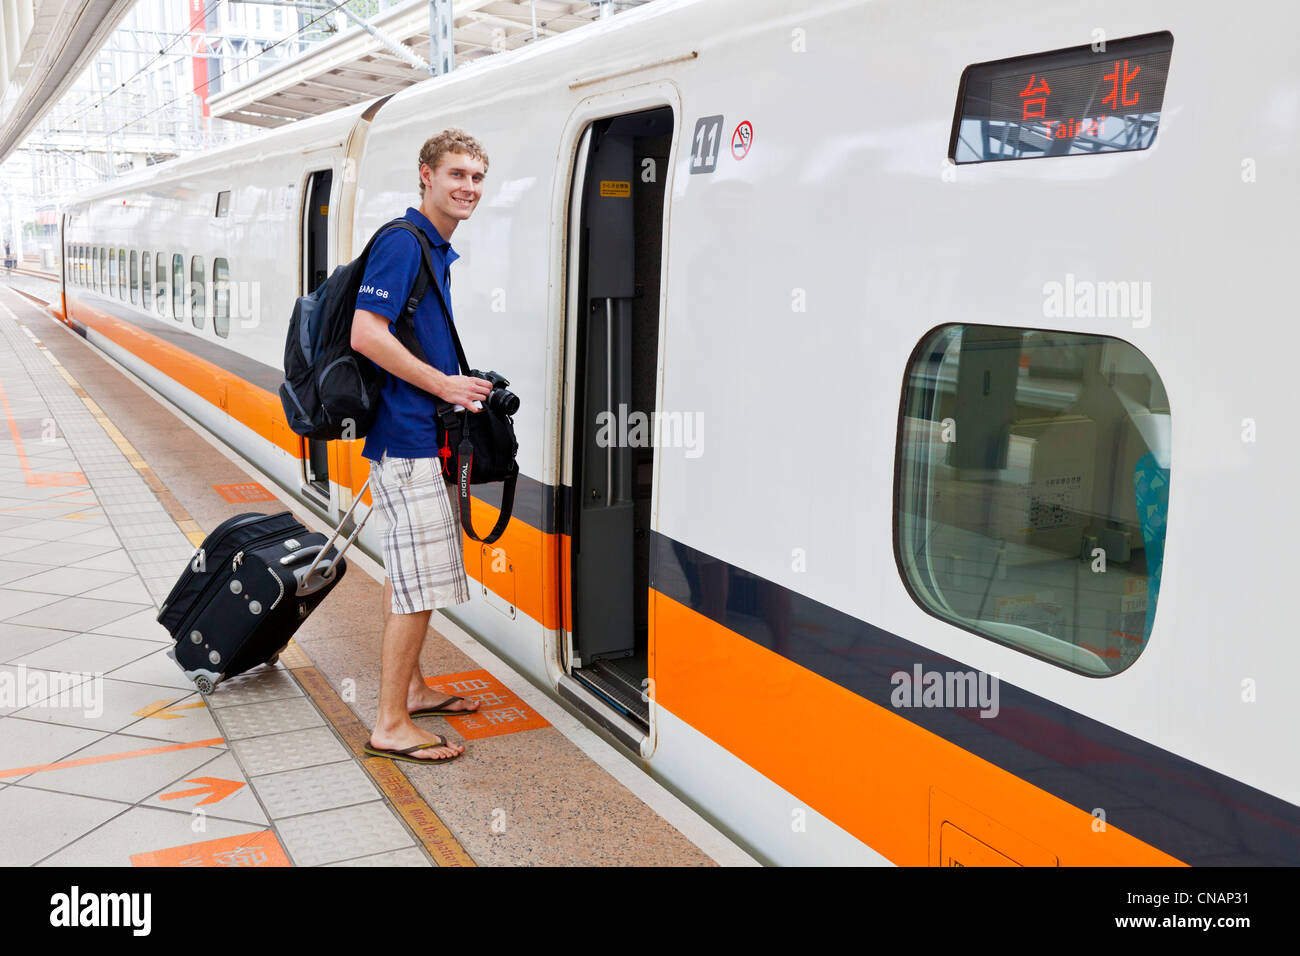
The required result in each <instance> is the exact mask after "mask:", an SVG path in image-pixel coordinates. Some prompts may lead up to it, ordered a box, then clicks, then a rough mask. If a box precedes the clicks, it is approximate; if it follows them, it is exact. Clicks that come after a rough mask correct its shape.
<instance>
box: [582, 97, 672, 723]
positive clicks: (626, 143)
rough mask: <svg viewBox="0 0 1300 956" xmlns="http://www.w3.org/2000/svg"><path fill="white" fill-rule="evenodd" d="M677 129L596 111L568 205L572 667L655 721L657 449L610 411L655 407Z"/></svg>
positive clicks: (631, 412) (625, 415)
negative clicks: (648, 694) (621, 434)
mask: <svg viewBox="0 0 1300 956" xmlns="http://www.w3.org/2000/svg"><path fill="white" fill-rule="evenodd" d="M672 138H673V111H672V109H671V108H670V107H666V106H665V107H660V108H657V109H651V110H646V111H644V112H638V113H629V114H626V115H623V116H614V117H609V118H607V119H602V120H598V121H596V122H594V123H592V125H591V126H590V127H589V128H588V130H587V132H586V133H585V134H584V137H583V139H582V141H581V143H580V145H579V158H578V164H577V166H576V168H575V170H574V185H573V192H572V195H571V197H570V207H569V209H570V211H569V216H570V222H571V223H576V224H577V227H578V231H577V232H576V233H573V235H575V236H576V237H577V239H576V241H575V242H574V244H573V248H574V250H575V254H574V255H573V256H572V258H571V259H570V261H569V264H568V268H569V270H570V275H571V276H572V277H573V278H572V279H571V280H570V282H571V285H570V288H571V289H573V290H574V292H573V299H572V301H571V303H570V305H569V309H568V321H569V322H570V323H573V325H574V333H573V336H572V341H573V343H574V353H573V358H572V360H571V362H568V361H567V360H566V364H567V365H568V368H569V369H571V371H570V372H568V373H567V374H569V375H571V376H572V383H573V386H572V387H573V394H574V406H573V412H572V416H571V422H570V424H568V425H567V426H566V435H565V441H566V442H567V443H568V444H569V446H570V448H571V451H572V463H573V464H572V482H573V485H572V495H571V501H572V503H573V507H572V514H571V516H570V521H571V524H572V532H571V535H572V536H571V542H572V544H571V549H570V563H569V564H568V566H567V567H566V570H565V576H566V578H567V580H568V597H569V601H570V603H571V606H572V609H573V614H572V620H573V632H572V634H571V636H570V637H571V642H572V644H571V646H572V656H571V658H570V664H571V667H572V670H571V673H572V675H573V676H574V677H575V678H576V679H578V680H581V681H582V682H583V683H584V684H586V685H587V686H588V687H590V688H592V689H593V690H595V691H596V692H597V693H599V694H600V695H602V696H603V697H604V699H605V700H606V701H608V702H609V703H610V704H612V705H613V706H614V707H615V708H617V709H618V710H619V711H621V712H622V713H623V714H624V715H625V716H627V717H629V718H631V719H633V720H635V721H638V722H640V723H641V724H642V725H643V726H647V727H648V725H649V705H648V702H647V701H646V700H645V699H644V697H643V691H644V685H643V683H642V682H643V681H644V680H645V679H646V678H647V676H648V673H649V671H648V655H649V649H650V644H649V591H650V541H651V535H650V504H651V480H652V476H653V474H654V461H655V448H654V446H653V442H651V441H649V440H637V439H636V438H634V437H629V438H628V440H626V441H623V442H619V441H617V440H615V441H611V440H610V436H611V434H612V433H611V431H610V422H611V421H612V420H614V419H619V420H625V421H637V420H643V421H647V422H653V421H654V420H655V418H656V403H657V394H656V388H657V375H656V368H657V365H658V354H659V327H660V321H661V316H660V310H659V298H660V297H659V288H660V270H661V263H662V258H663V219H664V198H665V197H664V187H665V183H666V181H667V177H666V176H664V175H663V174H662V171H664V170H667V169H668V168H669V156H670V152H671V149H672ZM647 170H658V171H660V172H659V175H646V171H647ZM615 430H617V429H615ZM642 432H643V433H644V429H642ZM625 434H626V432H625ZM646 437H647V438H648V436H646Z"/></svg>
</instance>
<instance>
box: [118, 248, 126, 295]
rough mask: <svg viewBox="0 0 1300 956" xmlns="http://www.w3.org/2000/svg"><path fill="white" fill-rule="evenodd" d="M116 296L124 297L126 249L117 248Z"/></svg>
mask: <svg viewBox="0 0 1300 956" xmlns="http://www.w3.org/2000/svg"><path fill="white" fill-rule="evenodd" d="M117 297H118V298H119V299H125V298H126V250H125V249H119V250H117Z"/></svg>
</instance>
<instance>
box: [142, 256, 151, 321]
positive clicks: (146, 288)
mask: <svg viewBox="0 0 1300 956" xmlns="http://www.w3.org/2000/svg"><path fill="white" fill-rule="evenodd" d="M151 258H152V257H151V256H150V255H149V253H147V252H142V253H140V306H141V307H142V308H144V309H148V308H149V307H151V306H152V305H153V296H152V295H150V292H152V289H151V288H150V285H151V275H150V272H151V269H152V267H153V263H152V262H151V261H150V259H151Z"/></svg>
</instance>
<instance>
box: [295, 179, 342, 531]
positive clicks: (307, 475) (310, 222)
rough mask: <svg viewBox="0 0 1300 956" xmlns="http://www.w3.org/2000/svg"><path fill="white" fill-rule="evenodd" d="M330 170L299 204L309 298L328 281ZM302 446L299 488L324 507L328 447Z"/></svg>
mask: <svg viewBox="0 0 1300 956" xmlns="http://www.w3.org/2000/svg"><path fill="white" fill-rule="evenodd" d="M333 185H334V171H333V170H332V169H318V170H316V171H314V172H312V173H309V174H308V176H307V183H306V188H305V189H304V190H303V204H302V258H301V261H302V286H301V288H302V291H301V292H299V293H298V294H299V295H310V294H311V293H312V292H314V291H315V290H316V288H317V287H318V286H319V285H321V283H323V282H324V281H325V280H326V279H327V278H329V226H330V191H331V189H332V188H333ZM299 441H301V442H302V451H303V454H302V464H303V471H302V488H303V491H304V492H308V493H310V494H311V495H313V496H315V497H316V498H318V499H320V500H321V501H322V503H324V504H325V505H326V506H327V507H328V505H329V500H330V465H329V443H328V442H324V441H318V440H316V439H313V438H300V439H299Z"/></svg>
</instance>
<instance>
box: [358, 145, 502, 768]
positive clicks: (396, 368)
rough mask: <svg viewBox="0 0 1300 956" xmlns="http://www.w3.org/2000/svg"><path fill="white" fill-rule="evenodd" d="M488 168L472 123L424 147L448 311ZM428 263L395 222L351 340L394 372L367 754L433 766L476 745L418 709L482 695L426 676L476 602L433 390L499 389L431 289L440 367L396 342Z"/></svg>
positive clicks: (380, 461)
mask: <svg viewBox="0 0 1300 956" xmlns="http://www.w3.org/2000/svg"><path fill="white" fill-rule="evenodd" d="M487 168H488V159H487V154H486V153H485V152H484V151H483V147H482V146H481V145H480V144H479V143H478V141H477V140H475V139H474V138H473V137H471V136H469V135H468V134H467V133H465V132H464V131H463V130H459V129H448V130H443V131H442V132H441V133H439V134H438V135H437V136H434V137H432V138H431V139H429V140H428V141H427V142H426V143H425V144H424V146H423V147H421V149H420V156H419V171H420V208H419V209H414V208H408V209H407V210H406V215H405V217H404V218H405V219H407V220H408V221H410V222H412V223H414V224H415V225H416V226H418V227H419V228H420V229H422V230H423V231H424V234H425V235H426V236H428V238H429V241H430V242H431V243H432V246H433V264H434V268H435V272H436V275H435V276H434V277H433V279H432V280H431V281H434V282H438V283H439V284H440V287H441V289H442V292H443V297H444V298H445V299H446V302H447V306H448V308H449V309H450V307H451V287H450V267H451V264H452V263H453V262H455V261H456V259H457V258H458V256H457V255H456V251H455V250H454V249H452V248H451V243H450V240H451V234H452V233H453V232H455V230H456V227H457V226H458V225H460V223H461V222H463V221H464V220H466V219H468V218H469V217H470V215H471V214H472V213H473V212H474V207H475V206H477V205H478V201H479V198H480V197H481V196H482V194H483V178H484V176H486V175H487ZM420 260H421V253H420V245H419V241H418V240H417V239H416V238H415V237H414V236H412V235H410V234H409V233H407V232H405V231H404V230H401V229H391V230H389V231H387V232H385V233H384V234H383V235H381V236H380V237H379V238H378V239H377V240H376V241H375V244H374V245H373V246H372V247H371V249H370V258H369V260H368V261H367V263H366V273H365V278H364V279H363V280H362V282H361V292H360V293H359V294H358V295H357V304H356V314H355V315H354V317H353V320H352V347H353V348H354V349H355V350H356V351H358V352H360V353H361V354H362V355H365V356H366V357H368V358H369V359H371V360H372V361H373V362H374V363H375V364H376V365H378V366H380V367H381V368H383V369H385V370H387V371H388V373H389V375H388V377H387V379H386V380H385V382H384V387H383V392H382V395H381V397H380V404H379V414H378V417H377V419H376V420H375V424H374V426H373V427H372V428H371V430H370V431H369V433H368V434H367V435H366V444H365V448H364V449H363V450H362V454H363V455H365V457H366V458H368V459H370V474H371V475H372V477H373V480H372V481H371V483H370V490H371V494H372V495H373V497H374V501H375V503H376V505H378V507H379V510H380V511H381V512H382V513H383V515H384V517H385V518H386V519H387V524H388V530H387V531H386V533H385V535H384V568H385V570H386V571H387V577H386V578H385V580H384V608H383V612H384V644H383V655H382V662H381V670H380V684H379V716H378V718H377V720H376V722H375V728H374V731H373V733H372V734H371V735H370V742H369V745H368V746H367V747H366V752H367V753H370V754H373V755H375V756H385V757H393V758H394V759H400V760H409V761H412V762H415V763H426V762H431V761H437V760H450V759H452V758H454V757H458V756H460V754H461V753H463V752H464V750H465V748H464V746H463V745H460V744H451V743H448V742H447V740H446V739H445V738H444V737H442V736H441V735H439V734H430V733H428V732H426V731H424V730H421V729H420V728H419V727H418V726H417V725H416V724H415V722H414V721H413V720H412V716H428V715H430V714H435V713H436V714H443V715H447V714H459V713H469V712H472V711H474V710H477V709H478V705H477V704H476V703H474V702H470V701H466V700H464V699H463V698H460V697H447V696H445V695H443V694H438V693H436V692H434V691H432V690H430V689H429V687H428V686H427V685H426V684H425V683H424V678H423V677H422V676H421V675H420V667H419V663H420V649H421V647H423V645H424V636H425V632H426V631H427V630H428V627H429V617H430V615H431V614H432V612H433V609H434V608H435V607H447V606H449V605H452V604H461V603H463V602H465V601H468V600H469V582H468V580H467V578H466V577H465V562H464V556H463V554H462V552H461V531H460V516H459V508H458V506H457V497H456V495H454V494H452V493H450V492H449V490H448V486H447V484H446V483H445V482H444V480H443V478H442V472H441V469H440V466H439V459H438V457H437V456H438V432H437V424H436V419H435V415H436V405H435V403H434V399H433V397H432V396H434V395H436V396H438V398H441V399H443V400H444V401H447V402H451V403H452V404H454V405H463V406H465V407H466V408H468V409H469V410H470V411H471V412H475V413H477V412H478V411H479V410H480V407H477V406H476V405H475V402H478V401H480V400H482V399H485V398H487V396H488V393H489V392H490V391H491V388H492V386H491V383H490V382H487V381H485V380H483V379H481V378H470V377H468V376H465V375H461V374H460V368H459V364H458V362H457V359H456V350H455V346H454V345H453V343H452V339H451V333H450V330H449V329H448V327H447V324H446V319H445V318H444V316H443V314H442V308H441V306H440V305H439V304H438V295H437V293H436V292H435V291H434V290H433V288H432V287H430V289H429V292H428V294H426V295H425V296H424V298H423V299H422V300H421V301H420V304H419V306H418V307H417V309H416V311H415V330H416V335H417V337H418V338H419V340H420V345H421V347H422V348H423V349H424V354H425V356H426V357H427V358H428V359H429V362H430V363H432V364H426V363H424V362H422V361H420V360H419V359H418V358H416V357H415V356H414V355H413V354H412V353H411V352H410V351H408V350H407V349H406V348H405V347H404V346H403V345H402V344H401V343H400V342H399V341H398V340H397V337H396V335H395V333H394V324H393V320H394V319H396V317H397V316H398V314H399V312H400V310H401V309H402V307H403V305H404V303H405V302H406V300H407V297H408V296H409V295H410V292H411V287H412V285H414V283H415V277H416V273H417V270H418V269H420V268H422V266H421V263H420Z"/></svg>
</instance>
